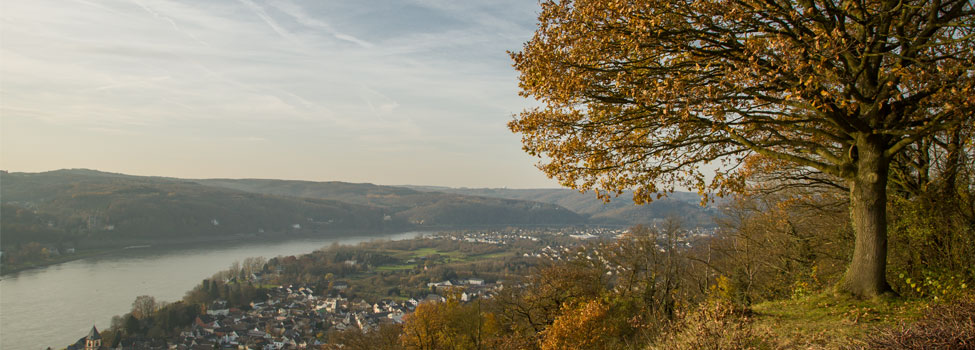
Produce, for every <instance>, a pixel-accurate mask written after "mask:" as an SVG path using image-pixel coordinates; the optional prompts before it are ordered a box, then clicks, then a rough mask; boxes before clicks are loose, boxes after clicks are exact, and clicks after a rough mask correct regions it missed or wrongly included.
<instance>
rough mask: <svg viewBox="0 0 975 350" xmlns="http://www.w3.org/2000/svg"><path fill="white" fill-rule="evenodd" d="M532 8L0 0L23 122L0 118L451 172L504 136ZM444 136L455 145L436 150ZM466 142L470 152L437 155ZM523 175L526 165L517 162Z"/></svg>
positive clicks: (3, 66)
mask: <svg viewBox="0 0 975 350" xmlns="http://www.w3.org/2000/svg"><path fill="white" fill-rule="evenodd" d="M534 6H535V4H534V3H533V2H524V1H521V0H497V1H489V2H482V1H460V0H458V1H434V0H415V1H401V0H377V1H376V2H367V3H361V2H342V1H307V2H306V1H293V0H238V1H231V2H225V1H217V2H201V1H194V0H72V1H68V2H65V1H58V0H31V1H5V2H4V3H3V11H0V32H2V33H0V35H2V36H3V40H2V41H0V86H2V91H0V113H2V114H3V117H4V118H5V119H9V120H33V121H37V122H38V123H21V124H16V125H14V126H13V127H15V128H16V127H18V125H31V128H35V129H30V130H26V129H25V130H16V131H17V132H20V133H21V134H37V135H44V134H46V132H45V131H44V130H40V129H36V128H37V125H51V126H52V127H58V128H76V129H77V133H78V135H80V136H79V137H81V136H83V135H86V133H92V134H91V138H92V139H97V140H99V141H98V142H104V143H106V144H103V145H101V146H99V147H102V148H111V149H119V150H126V149H130V148H132V147H127V146H126V145H122V144H111V145H110V143H111V142H121V141H113V140H115V138H111V137H109V138H104V137H99V135H101V136H104V135H106V134H107V135H127V134H124V133H125V132H131V133H134V134H138V135H143V136H146V137H148V136H154V135H158V137H156V138H152V139H154V140H158V142H164V143H167V144H166V145H162V144H161V145H159V146H158V147H163V148H165V147H167V145H168V147H172V148H173V149H180V147H181V146H180V144H178V143H179V142H180V140H182V141H183V142H184V144H185V142H186V140H189V139H192V140H193V144H194V145H195V146H194V147H207V145H208V143H207V142H211V143H210V145H212V146H213V147H215V149H225V148H226V147H225V146H222V145H219V144H218V141H217V140H225V141H226V140H230V141H226V142H230V143H231V144H234V142H238V141H240V142H245V141H247V142H251V143H253V142H258V143H260V144H261V145H267V146H268V147H270V146H271V145H275V147H280V148H275V149H277V150H280V151H284V152H287V151H291V150H293V149H292V148H284V147H286V146H287V147H298V148H300V149H302V150H303V151H308V152H312V151H309V150H317V151H315V152H318V153H317V154H320V156H321V157H322V159H323V160H327V161H328V162H331V163H333V164H343V166H344V167H346V168H349V169H350V170H349V171H350V172H349V174H350V175H348V176H346V177H345V178H349V179H351V178H353V177H355V176H360V175H361V176H366V177H365V178H363V179H362V181H377V182H383V181H384V180H382V178H376V177H375V176H380V175H377V174H373V173H371V172H362V173H356V172H355V171H356V170H355V162H356V161H357V159H369V160H370V161H373V162H378V163H382V162H383V161H384V160H385V161H390V162H392V161H393V159H395V160H396V162H400V161H402V159H403V158H404V157H406V158H408V157H422V158H423V159H428V160H430V161H436V160H437V159H452V160H453V161H455V162H461V163H457V164H454V165H453V166H454V167H457V168H464V167H467V166H470V167H472V168H477V166H475V165H473V163H471V164H467V163H465V162H474V161H475V160H476V159H478V158H491V159H496V158H499V156H497V155H492V154H490V152H493V151H492V149H494V148H496V147H495V146H496V145H499V144H503V143H507V142H512V140H515V138H514V137H513V136H512V135H510V134H509V133H508V131H507V130H505V129H504V127H503V124H504V121H506V120H507V119H508V118H510V115H511V114H512V113H515V112H517V111H518V110H520V109H521V108H523V107H524V106H525V105H526V103H527V102H526V101H523V100H521V99H520V98H519V97H517V96H516V82H515V73H514V72H513V71H512V69H511V67H510V62H509V59H508V58H507V55H506V54H505V50H510V49H518V48H519V47H520V45H521V42H522V41H523V40H526V39H527V38H528V37H529V36H530V34H531V31H532V30H533V28H532V22H533V20H534V11H536V10H535V9H534ZM5 126H6V124H5ZM20 127H25V128H26V127H27V126H20ZM9 132H10V131H7V130H5V133H9ZM242 135H243V136H242ZM118 139H119V140H123V139H127V138H123V137H119V138H118ZM208 140H210V141H208ZM515 141H516V140H515ZM0 142H3V145H2V146H3V148H5V149H17V150H18V152H16V153H15V154H14V155H13V156H11V155H10V154H9V153H5V160H4V162H5V163H6V162H13V161H14V160H15V159H18V158H17V157H22V158H24V159H27V157H30V153H29V152H28V151H27V150H29V149H30V147H22V146H23V145H20V144H16V143H11V142H15V141H10V140H0ZM52 142H55V143H56V142H59V141H56V140H52ZM221 142H222V141H221ZM451 143H457V144H463V145H465V146H464V147H445V145H450V144H451ZM82 144H83V145H84V143H82ZM248 144H250V143H248ZM468 145H472V146H470V149H471V151H472V152H478V153H477V154H472V155H470V156H468V157H460V158H458V157H456V155H455V154H453V153H451V154H450V155H447V153H442V154H441V153H438V152H448V151H446V150H445V151H438V149H443V148H452V149H453V152H455V153H456V152H457V150H460V149H467V148H466V147H468ZM84 147H89V146H81V148H84ZM90 147H95V144H92V145H91V146H90ZM512 147H513V148H515V149H517V145H513V146H512ZM20 150H23V151H20ZM133 152H134V151H133ZM21 154H22V155H21ZM254 157H255V158H254V162H255V163H256V164H280V160H277V159H271V158H274V156H273V155H268V157H270V158H268V159H264V158H260V157H263V156H262V155H255V156H254ZM129 161H130V163H131V164H135V162H137V161H139V162H141V161H144V160H141V159H139V157H136V156H132V157H131V158H129ZM517 161H521V162H524V161H525V160H524V159H521V158H519V159H518V160H517ZM262 162H265V163H262ZM15 164H16V163H14V165H15ZM208 164H209V163H208ZM218 165H219V164H217V165H214V166H218ZM176 166H177V165H174V167H176ZM51 167H52V168H56V167H58V166H57V165H56V164H52V165H51ZM442 167H443V166H442V165H437V166H433V165H431V166H430V168H442ZM116 169H124V167H116ZM316 169H317V168H316ZM322 169H324V168H322ZM305 170H307V169H304V170H302V171H305ZM308 171H310V170H308ZM319 171H320V172H323V171H324V170H321V169H320V170H319ZM525 171H526V173H532V174H534V173H535V170H534V168H532V167H531V164H530V162H529V163H526V170H525ZM355 174H358V175H355ZM369 176H373V177H369ZM388 176H393V175H388ZM470 176H471V178H472V179H473V178H478V176H481V175H478V174H471V175H470ZM289 177H293V176H289ZM435 177H436V176H434V175H431V177H430V178H431V179H432V178H435ZM410 181H411V180H409V179H400V180H395V181H392V180H389V181H386V182H387V183H405V182H410ZM424 181H433V180H424ZM424 181H414V182H424ZM440 183H443V184H449V182H440ZM469 185H473V183H471V184H469Z"/></svg>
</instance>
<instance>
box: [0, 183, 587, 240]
mask: <svg viewBox="0 0 975 350" xmlns="http://www.w3.org/2000/svg"><path fill="white" fill-rule="evenodd" d="M0 202H2V209H3V212H2V217H3V220H2V222H0V225H2V227H0V230H2V232H3V234H2V236H0V245H3V246H9V245H14V246H17V245H20V244H24V243H28V242H39V243H63V242H65V241H71V242H73V243H72V245H75V244H76V243H77V242H90V241H99V242H103V243H105V244H123V242H124V243H125V244H131V243H132V242H142V241H153V242H155V241H178V240H187V239H206V238H214V237H230V236H235V235H241V234H244V235H258V234H260V235H269V236H270V235H289V234H294V233H301V234H304V235H308V234H317V233H325V234H327V233H328V232H337V231H348V230H359V231H387V230H397V231H400V230H408V229H424V228H436V227H447V226H451V227H457V226H472V225H478V226H480V225H567V224H582V223H585V222H586V219H585V218H584V217H583V216H580V215H578V214H576V213H574V212H572V211H570V210H568V209H565V208H562V207H559V206H557V205H552V204H547V203H539V202H529V201H523V200H511V199H500V198H487V197H475V196H465V195H458V194H446V193H430V192H422V191H416V190H412V189H407V188H400V187H390V186H377V185H372V184H350V183H342V182H308V181H285V180H227V179H214V180H190V179H177V178H165V177H147V176H132V175H125V174H116V173H106V172H100V171H96V170H89V169H64V170H55V171H49V172H42V173H11V172H2V173H0Z"/></svg>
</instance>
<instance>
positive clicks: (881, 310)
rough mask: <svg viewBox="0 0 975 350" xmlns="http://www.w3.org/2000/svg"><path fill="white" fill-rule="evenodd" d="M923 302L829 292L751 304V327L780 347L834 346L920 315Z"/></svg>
mask: <svg viewBox="0 0 975 350" xmlns="http://www.w3.org/2000/svg"><path fill="white" fill-rule="evenodd" d="M926 305H927V302H926V301H918V300H906V299H900V298H876V299H872V300H858V299H854V298H851V297H846V296H836V295H833V293H830V292H823V293H820V294H815V295H810V296H807V297H803V298H799V299H791V300H778V301H770V302H765V303H760V304H756V305H753V306H752V307H751V309H752V310H753V311H754V314H753V320H754V323H753V326H755V327H757V329H764V330H767V331H768V332H770V333H771V334H770V335H771V336H773V337H774V338H775V339H772V340H773V342H774V343H775V344H777V345H778V346H779V348H783V349H808V348H812V349H836V348H842V347H844V345H848V344H850V342H851V339H860V338H862V337H863V336H865V335H866V334H867V333H868V332H871V331H875V330H876V329H878V328H883V327H890V326H893V325H896V324H900V323H905V322H910V321H913V320H916V319H917V318H918V317H920V315H921V313H922V311H923V309H924V307H925V306H926Z"/></svg>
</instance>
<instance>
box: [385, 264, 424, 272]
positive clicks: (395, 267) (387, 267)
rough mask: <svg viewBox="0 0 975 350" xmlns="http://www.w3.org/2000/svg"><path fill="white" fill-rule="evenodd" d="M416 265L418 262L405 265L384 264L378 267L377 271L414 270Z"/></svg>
mask: <svg viewBox="0 0 975 350" xmlns="http://www.w3.org/2000/svg"><path fill="white" fill-rule="evenodd" d="M414 267H416V264H404V265H383V266H379V267H376V271H401V270H412V269H413V268H414Z"/></svg>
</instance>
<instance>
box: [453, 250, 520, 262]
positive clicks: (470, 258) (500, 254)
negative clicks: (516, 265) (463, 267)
mask: <svg viewBox="0 0 975 350" xmlns="http://www.w3.org/2000/svg"><path fill="white" fill-rule="evenodd" d="M513 255H515V252H497V253H490V254H481V255H471V256H468V257H467V258H466V259H465V260H467V261H475V260H485V259H498V258H506V257H509V256H513Z"/></svg>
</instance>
